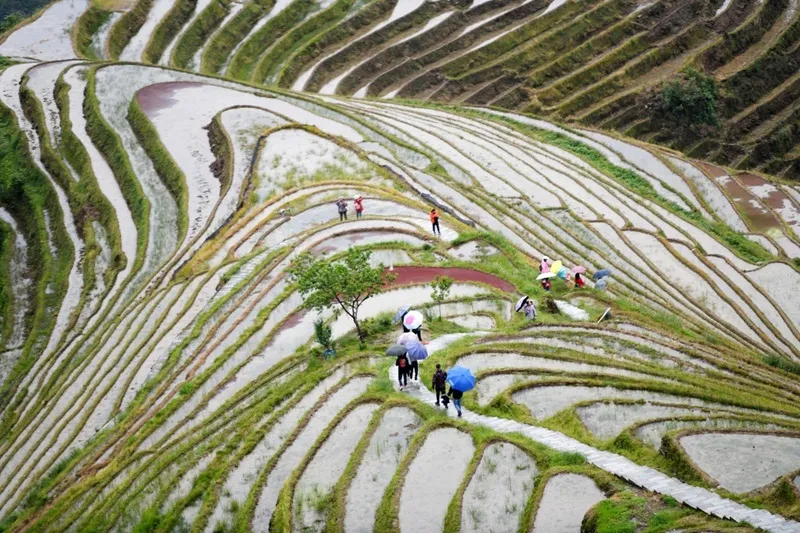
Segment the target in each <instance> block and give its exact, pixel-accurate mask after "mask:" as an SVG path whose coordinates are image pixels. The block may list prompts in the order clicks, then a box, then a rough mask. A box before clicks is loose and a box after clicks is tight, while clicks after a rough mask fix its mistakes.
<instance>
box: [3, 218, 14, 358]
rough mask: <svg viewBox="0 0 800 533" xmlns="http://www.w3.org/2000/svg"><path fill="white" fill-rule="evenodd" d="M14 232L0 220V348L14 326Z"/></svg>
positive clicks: (6, 340)
mask: <svg viewBox="0 0 800 533" xmlns="http://www.w3.org/2000/svg"><path fill="white" fill-rule="evenodd" d="M13 237H14V234H13V232H12V231H11V227H10V226H9V225H8V224H6V223H5V222H3V221H2V220H0V350H3V347H4V346H5V345H6V343H7V342H8V338H9V337H10V336H11V332H12V331H13V326H14V300H13V297H12V294H11V269H10V264H11V255H12V247H13V245H14V243H13Z"/></svg>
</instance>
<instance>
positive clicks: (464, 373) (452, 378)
mask: <svg viewBox="0 0 800 533" xmlns="http://www.w3.org/2000/svg"><path fill="white" fill-rule="evenodd" d="M447 381H448V382H449V383H450V392H449V393H448V395H449V396H450V398H452V399H453V406H454V407H455V408H456V411H457V412H458V417H459V418H461V397H462V396H463V394H464V393H465V392H467V391H468V390H472V389H473V388H474V387H475V376H473V375H472V372H470V370H469V368H465V367H463V366H454V367H453V368H451V369H450V370H448V371H447Z"/></svg>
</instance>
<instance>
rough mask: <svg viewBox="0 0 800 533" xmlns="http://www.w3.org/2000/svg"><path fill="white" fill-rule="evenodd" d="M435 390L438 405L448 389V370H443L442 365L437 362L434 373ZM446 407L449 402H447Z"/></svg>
mask: <svg viewBox="0 0 800 533" xmlns="http://www.w3.org/2000/svg"><path fill="white" fill-rule="evenodd" d="M432 388H433V390H435V391H436V405H439V399H440V398H441V396H442V395H444V393H445V391H447V372H445V371H444V370H442V365H440V364H438V363H437V364H436V372H434V373H433V387H432ZM445 407H447V404H446V403H445Z"/></svg>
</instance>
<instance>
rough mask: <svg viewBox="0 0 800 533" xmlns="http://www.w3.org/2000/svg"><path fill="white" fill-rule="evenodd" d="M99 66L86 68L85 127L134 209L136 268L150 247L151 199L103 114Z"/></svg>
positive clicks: (135, 268)
mask: <svg viewBox="0 0 800 533" xmlns="http://www.w3.org/2000/svg"><path fill="white" fill-rule="evenodd" d="M95 85H96V69H92V70H89V71H88V72H87V85H86V93H85V98H84V101H83V114H84V116H85V117H86V131H87V133H88V134H89V138H90V139H91V140H92V143H94V145H95V146H96V147H97V149H98V150H99V151H100V153H101V154H103V158H104V159H105V160H106V162H107V163H108V166H109V167H111V171H112V172H113V173H114V177H115V178H116V179H117V183H118V184H119V187H120V189H121V190H122V196H123V197H124V198H125V202H126V203H127V204H128V207H129V208H130V210H131V216H132V218H133V222H134V224H136V230H137V232H138V233H137V239H136V258H135V260H134V264H133V270H134V271H137V270H139V268H141V266H142V264H143V263H144V256H145V250H146V249H147V240H148V234H149V232H150V202H149V201H148V200H147V198H146V197H145V195H144V191H143V190H142V186H141V184H140V183H139V179H138V178H137V177H136V172H135V171H134V170H133V166H132V165H131V162H130V160H129V159H128V153H127V152H126V151H125V148H124V147H123V145H122V139H120V137H119V135H118V134H117V132H116V131H115V130H114V128H112V127H111V126H110V125H109V124H108V122H106V120H105V119H104V118H103V114H102V112H101V111H100V102H99V101H98V100H97V95H96V93H95Z"/></svg>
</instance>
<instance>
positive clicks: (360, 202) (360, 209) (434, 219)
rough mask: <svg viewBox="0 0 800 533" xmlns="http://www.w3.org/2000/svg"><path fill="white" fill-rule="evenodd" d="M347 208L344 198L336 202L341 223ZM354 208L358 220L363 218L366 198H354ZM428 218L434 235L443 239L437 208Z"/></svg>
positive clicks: (341, 197) (345, 215)
mask: <svg viewBox="0 0 800 533" xmlns="http://www.w3.org/2000/svg"><path fill="white" fill-rule="evenodd" d="M347 207H348V205H347V200H345V199H344V196H340V197H339V199H338V200H336V209H337V210H338V212H339V222H343V221H345V220H347ZM353 207H354V208H355V211H356V219H359V218H361V217H362V216H363V214H364V197H363V196H361V195H360V194H359V195H357V196H356V197H355V198H353ZM428 216H429V218H430V220H431V230H432V231H433V234H434V235H437V236H439V237H441V236H442V230H441V228H440V227H439V212H438V211H436V208H435V207H434V208H433V209H431V212H430V213H429V215H428Z"/></svg>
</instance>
